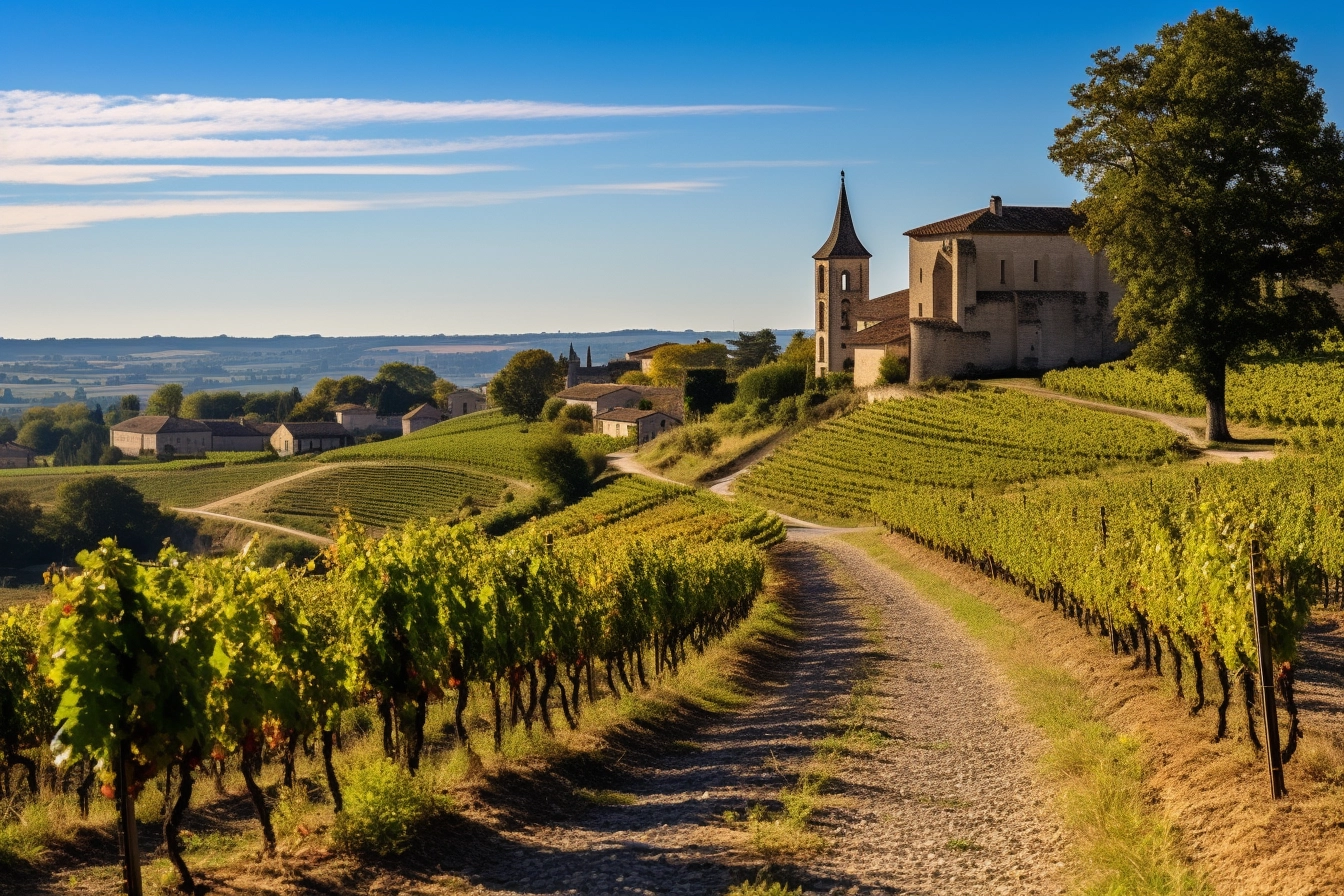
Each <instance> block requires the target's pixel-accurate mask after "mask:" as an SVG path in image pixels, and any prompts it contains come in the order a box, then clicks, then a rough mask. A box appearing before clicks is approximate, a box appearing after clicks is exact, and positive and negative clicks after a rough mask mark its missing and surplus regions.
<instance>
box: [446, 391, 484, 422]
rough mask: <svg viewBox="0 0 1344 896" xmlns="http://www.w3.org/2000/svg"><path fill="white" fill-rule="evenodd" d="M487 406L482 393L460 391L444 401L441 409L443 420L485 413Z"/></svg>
mask: <svg viewBox="0 0 1344 896" xmlns="http://www.w3.org/2000/svg"><path fill="white" fill-rule="evenodd" d="M486 406H487V403H486V400H485V396H484V395H482V394H481V393H480V392H476V391H474V390H472V389H458V390H457V391H456V392H453V393H452V394H451V395H449V396H448V397H447V398H445V399H444V400H443V402H442V404H441V406H440V408H439V409H440V410H441V411H443V419H445V420H448V419H450V418H452V417H461V416H462V415H463V414H474V413H476V412H477V411H483V410H485V409H486Z"/></svg>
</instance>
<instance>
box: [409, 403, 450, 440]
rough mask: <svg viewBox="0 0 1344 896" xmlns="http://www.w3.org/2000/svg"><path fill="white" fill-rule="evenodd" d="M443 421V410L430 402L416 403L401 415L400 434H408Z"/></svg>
mask: <svg viewBox="0 0 1344 896" xmlns="http://www.w3.org/2000/svg"><path fill="white" fill-rule="evenodd" d="M441 422H443V411H441V410H439V409H438V408H436V407H434V405H432V404H422V405H417V406H415V407H413V408H411V409H410V410H409V411H407V412H406V413H405V414H403V415H402V417H401V434H402V435H404V436H408V435H410V434H411V433H413V432H419V431H420V430H422V429H425V428H427V427H430V426H433V425H434V424H435V423H441Z"/></svg>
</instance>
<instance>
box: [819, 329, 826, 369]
mask: <svg viewBox="0 0 1344 896" xmlns="http://www.w3.org/2000/svg"><path fill="white" fill-rule="evenodd" d="M817 361H818V362H819V363H821V364H825V363H826V337H825V336H818V337H817Z"/></svg>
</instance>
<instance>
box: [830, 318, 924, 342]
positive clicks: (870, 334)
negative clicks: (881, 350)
mask: <svg viewBox="0 0 1344 896" xmlns="http://www.w3.org/2000/svg"><path fill="white" fill-rule="evenodd" d="M909 338H910V318H908V317H893V318H891V319H890V320H884V321H882V323H880V324H874V325H873V326H871V327H868V328H866V329H863V330H860V331H859V332H857V333H855V334H854V335H853V336H850V337H848V338H847V339H845V343H846V344H847V345H891V344H892V343H893V342H900V341H902V340H904V339H909Z"/></svg>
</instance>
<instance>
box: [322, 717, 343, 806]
mask: <svg viewBox="0 0 1344 896" xmlns="http://www.w3.org/2000/svg"><path fill="white" fill-rule="evenodd" d="M335 739H336V738H335V734H334V732H332V731H331V730H330V729H325V728H324V729H323V730H322V765H323V767H324V768H325V769H326V770H327V789H328V790H330V791H331V805H332V806H333V807H334V808H335V809H336V812H337V814H339V813H340V812H341V811H342V810H344V809H345V802H344V801H343V800H342V799H341V782H340V781H338V780H336V767H335V766H334V765H332V764H331V748H332V744H333V741H335Z"/></svg>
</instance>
